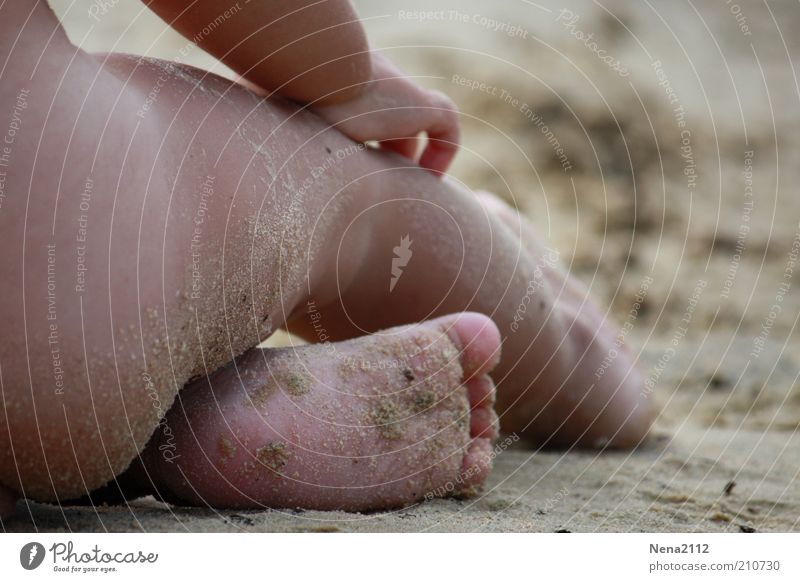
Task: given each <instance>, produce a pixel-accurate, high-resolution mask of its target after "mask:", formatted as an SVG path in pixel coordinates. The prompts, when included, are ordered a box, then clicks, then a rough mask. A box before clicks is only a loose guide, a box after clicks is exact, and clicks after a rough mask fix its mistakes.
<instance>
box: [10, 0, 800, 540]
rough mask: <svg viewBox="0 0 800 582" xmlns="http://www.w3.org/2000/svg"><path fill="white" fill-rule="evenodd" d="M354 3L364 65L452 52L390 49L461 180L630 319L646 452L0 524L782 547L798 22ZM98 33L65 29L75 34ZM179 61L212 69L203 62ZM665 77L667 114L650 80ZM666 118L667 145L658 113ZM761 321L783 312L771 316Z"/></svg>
mask: <svg viewBox="0 0 800 582" xmlns="http://www.w3.org/2000/svg"><path fill="white" fill-rule="evenodd" d="M358 4H359V5H358V8H359V10H360V11H361V13H362V15H364V16H376V15H391V17H387V18H384V19H376V20H373V21H370V22H369V24H368V29H369V32H370V37H371V40H372V42H373V44H374V45H375V46H378V47H381V46H397V45H426V44H439V45H441V44H444V45H446V46H447V47H449V48H438V49H421V48H408V49H394V50H393V51H392V52H391V54H390V56H391V57H392V58H393V59H395V60H396V61H397V62H398V63H399V64H401V65H402V66H404V67H405V68H406V69H407V70H409V71H413V72H414V74H418V75H430V76H434V77H439V79H438V80H437V79H425V80H424V82H426V83H428V84H430V85H431V86H435V87H436V88H438V89H441V90H444V91H446V92H448V93H449V94H450V95H451V96H452V97H453V98H454V99H455V101H456V102H457V103H458V105H459V107H460V108H461V110H462V111H463V112H465V114H466V115H465V116H464V118H463V125H464V137H463V143H464V145H465V150H464V151H462V153H461V154H460V156H459V158H458V160H457V163H456V165H455V167H454V174H455V176H456V177H457V178H459V179H462V180H464V181H465V182H466V183H468V184H470V185H474V186H476V187H480V188H486V189H491V190H494V191H496V192H498V194H500V195H501V196H503V197H504V198H505V199H507V200H509V201H512V202H516V204H517V205H518V206H519V207H520V209H521V210H522V211H523V212H525V213H526V214H527V215H528V216H529V217H530V218H531V219H532V220H533V221H534V223H535V224H536V225H537V226H538V227H539V228H540V229H541V230H542V232H543V233H544V234H546V235H548V236H550V237H551V240H552V245H553V247H554V248H556V249H558V250H559V252H560V255H561V257H562V259H564V260H565V261H566V262H567V263H568V264H569V265H570V268H571V270H572V272H573V273H574V274H575V275H577V276H578V277H579V278H580V279H581V280H583V281H584V282H585V283H586V284H587V285H588V286H589V287H590V289H591V291H592V293H593V294H594V295H595V296H596V297H598V299H599V300H600V302H601V304H603V305H610V306H611V311H610V313H609V315H610V316H612V317H614V318H616V320H617V321H618V322H619V324H620V326H623V325H624V324H625V323H626V322H628V323H630V329H629V331H628V332H627V335H626V338H627V341H628V343H629V344H631V345H632V346H634V348H635V349H636V350H637V351H639V350H640V351H641V360H640V365H641V367H642V369H643V370H644V373H645V376H646V377H647V378H648V379H649V380H650V381H651V382H652V385H653V393H652V397H653V398H654V399H655V400H656V401H657V402H658V403H659V405H661V406H662V407H663V412H662V414H661V415H660V417H659V419H658V421H657V424H656V428H655V429H654V431H653V438H652V439H651V441H650V442H649V443H648V444H647V445H646V446H644V447H642V448H641V449H639V450H637V451H633V452H615V453H603V454H600V453H598V452H593V451H580V452H578V451H569V452H566V451H558V452H553V451H536V450H534V449H531V448H530V447H528V446H527V445H525V444H524V443H522V442H517V443H514V444H513V445H512V446H511V448H510V449H509V450H507V451H505V452H503V453H501V454H499V455H498V457H497V458H496V459H495V471H494V473H493V474H492V476H491V478H490V480H489V484H488V487H487V489H486V491H485V492H484V493H483V494H482V495H481V496H478V497H477V498H473V499H470V500H453V499H448V500H434V501H431V502H428V503H424V504H421V505H417V506H414V507H411V508H407V509H405V510H402V511H397V512H388V513H376V514H370V515H359V514H345V513H339V512H332V513H324V512H312V511H304V512H286V511H267V512H220V511H215V510H207V509H196V508H180V507H167V506H164V505H162V504H160V503H157V502H155V501H153V500H140V501H137V502H135V503H133V504H131V506H130V507H102V508H97V509H93V508H91V507H89V508H77V507H67V508H58V507H54V506H47V505H41V504H32V505H31V506H30V513H28V508H27V507H26V506H25V505H24V504H23V505H20V506H19V507H20V509H21V512H20V513H21V515H20V516H19V517H16V518H14V519H12V520H8V521H6V522H5V523H4V524H3V527H4V528H5V529H6V530H12V531H31V530H35V529H38V530H40V531H63V530H72V531H103V530H104V529H107V530H109V531H186V530H190V531H229V530H230V531H239V530H247V531H547V532H552V531H559V530H563V529H566V530H569V531H576V532H577V531H710V532H718V531H732V532H741V531H751V530H755V531H759V532H762V531H797V530H800V454H798V451H800V435H798V428H800V392H798V389H797V388H796V384H797V379H798V378H797V375H798V370H800V356H798V355H797V354H800V350H799V349H798V348H800V342H798V338H797V334H796V333H795V330H794V328H795V320H796V318H797V316H798V312H799V311H800V280H798V277H800V267H795V266H794V265H792V264H791V260H792V245H793V242H794V241H795V237H796V236H797V234H798V230H797V229H798V219H800V197H798V196H797V184H799V183H800V166H799V165H798V164H797V163H796V159H797V156H798V153H800V152H799V151H798V149H799V146H800V144H799V143H798V141H797V137H796V136H798V135H800V101H799V100H798V89H797V84H796V80H795V78H794V75H793V73H792V70H791V68H790V66H789V64H788V63H789V58H791V59H792V60H793V61H795V63H796V61H797V59H798V58H800V41H798V38H797V35H796V34H790V31H793V30H797V27H798V26H799V25H800V9H798V7H797V6H796V5H793V4H789V3H786V4H779V3H770V4H769V9H767V7H766V6H765V5H752V6H751V5H750V4H747V3H743V2H742V3H739V4H740V6H741V9H742V11H743V14H744V17H745V18H746V24H747V25H748V27H749V32H750V34H749V35H746V34H744V32H743V31H742V30H741V28H740V24H741V19H740V20H739V21H737V19H736V17H735V16H734V15H733V14H732V13H731V12H730V11H729V8H728V7H727V5H725V3H723V2H717V1H713V0H702V1H699V2H693V3H692V4H693V5H694V7H695V8H696V10H697V11H696V12H695V11H694V10H693V9H692V7H690V6H689V5H686V4H683V3H650V4H653V6H654V7H653V8H651V7H650V6H649V5H648V3H631V2H625V1H622V0H614V1H610V0H608V1H605V2H603V3H602V4H603V6H605V8H606V9H607V11H604V10H603V9H601V8H600V7H599V6H598V5H597V4H595V3H593V2H591V1H589V0H586V1H580V2H556V1H552V0H547V1H544V2H537V3H536V4H537V5H539V6H542V7H543V8H544V9H545V10H541V9H535V8H533V7H532V6H531V5H530V4H526V3H523V2H519V3H514V2H507V3H503V6H502V8H494V9H492V8H490V7H489V6H487V5H486V3H477V2H465V1H463V0H462V1H459V2H449V3H447V2H436V3H435V4H436V6H435V7H434V8H438V7H439V5H441V7H442V9H445V10H449V9H454V10H457V11H459V13H460V14H462V15H463V14H466V15H467V16H468V20H469V21H468V22H466V23H459V22H458V21H456V20H454V19H449V20H448V19H447V18H448V17H446V18H445V20H440V21H431V22H427V23H420V22H415V21H413V20H409V19H401V18H399V15H398V11H399V10H400V9H401V8H400V7H398V6H397V5H396V3H390V2H388V0H387V1H383V2H378V1H371V2H360V3H358ZM431 4H432V3H430V2H428V3H423V2H403V7H402V9H403V10H406V11H412V10H430V9H431V8H432V6H431ZM564 7H566V8H568V9H569V10H571V11H572V13H573V14H576V15H579V19H578V21H577V22H576V23H574V26H573V28H571V29H570V28H567V27H566V26H565V25H564V23H563V22H561V21H558V20H557V18H558V15H559V11H560V10H561V9H562V8H564ZM655 9H657V10H658V11H659V12H658V13H656V12H655ZM547 10H549V11H550V12H548V11H547ZM770 10H771V11H772V12H770ZM138 11H139V6H138V5H136V3H126V4H120V5H117V6H115V7H114V9H113V10H111V11H110V12H109V13H108V14H106V15H104V16H103V17H102V23H101V25H102V26H99V25H98V26H97V27H96V31H95V32H93V36H91V37H90V41H91V42H92V43H94V44H92V45H91V47H92V48H95V49H99V48H101V47H104V48H106V49H108V48H110V47H111V45H112V44H113V42H114V41H115V40H117V38H118V37H119V35H120V34H121V32H122V31H123V30H124V29H125V27H126V26H127V24H128V22H129V21H128V20H126V19H130V18H131V16H132V15H133V14H135V13H136V12H138ZM476 14H477V15H482V16H486V17H491V18H494V19H496V20H498V21H505V22H512V23H517V24H520V25H521V26H523V28H524V31H527V33H528V34H527V35H526V36H527V38H522V37H521V36H516V37H510V36H508V35H505V34H503V33H502V32H494V31H492V30H490V29H488V28H487V27H486V26H484V25H482V24H480V22H478V23H475V22H473V21H472V20H471V19H472V17H473V16H474V15H476ZM617 18H618V19H619V21H618V20H617ZM662 18H663V21H662ZM773 18H774V19H773ZM150 22H151V21H150V20H147V21H146V22H145V21H144V20H142V21H141V24H142V26H141V27H140V26H136V27H133V28H132V31H131V32H130V33H128V34H127V35H126V36H125V37H124V38H123V40H122V42H121V44H120V45H119V46H118V47H117V49H118V50H129V51H136V50H140V51H141V50H144V49H143V48H142V47H145V48H146V47H148V46H150V43H151V41H152V39H154V38H156V36H158V34H160V32H161V30H162V29H161V28H159V26H160V25H159V24H155V25H154V26H150V25H148V26H150V28H149V29H148V27H147V26H145V24H147V23H150ZM93 23H94V21H92V20H91V19H89V18H87V17H86V16H85V15H83V14H73V15H71V19H70V22H69V24H70V25H71V29H70V30H71V31H74V34H73V38H76V37H77V38H80V36H81V35H82V34H83V32H84V31H85V30H86V29H88V27H89V25H91V24H93ZM94 24H97V23H94ZM776 24H777V25H779V26H780V31H781V33H782V35H781V34H780V33H779V32H778V29H777V28H776ZM625 27H627V28H628V29H630V31H631V32H632V33H633V36H632V35H631V33H629V32H627V31H626V28H625ZM706 27H708V29H707V28H706ZM576 30H577V31H582V32H584V33H586V34H589V33H593V34H594V35H595V38H596V40H597V43H598V45H599V46H600V47H602V48H603V49H605V50H606V51H607V53H608V54H610V55H612V56H613V57H614V58H615V59H618V60H619V61H620V63H622V64H623V65H624V66H625V67H626V68H627V70H628V72H629V74H628V75H627V76H621V75H619V74H618V72H617V71H615V70H613V69H612V68H611V67H609V66H607V65H606V64H604V63H603V62H601V61H600V60H599V59H598V58H597V57H596V55H595V54H594V53H592V52H591V51H590V50H589V49H588V48H587V47H586V46H585V44H584V43H582V42H581V41H580V40H579V39H577V38H576V36H574V31H576ZM103 34H105V35H106V36H105V38H104V37H103V36H102V35H103ZM109 39H110V41H109ZM536 39H539V41H541V42H539V41H537V40H536ZM183 42H184V41H182V40H180V39H176V38H175V37H174V36H169V35H165V36H164V37H162V38H161V39H160V40H159V41H158V44H157V45H156V46H155V47H154V49H153V52H154V53H155V54H157V56H164V57H166V58H171V57H172V56H173V55H174V54H175V53H176V52H177V50H178V49H179V48H180V47H181V46H183ZM784 43H785V45H784ZM548 45H549V46H550V47H552V48H548ZM559 53H561V55H563V56H559ZM192 59H194V60H192ZM190 60H191V62H192V63H193V64H201V65H202V64H203V63H205V64H206V65H207V64H208V63H209V60H208V59H204V57H202V55H201V54H200V52H199V51H193V52H192V53H191V55H190ZM656 62H660V66H654V63H656ZM659 71H661V73H663V76H662V77H661V79H660V78H659V76H658V75H659ZM454 74H457V75H460V76H461V77H463V78H469V79H473V80H478V81H482V82H485V83H487V84H488V85H491V86H494V87H498V88H499V89H500V90H505V91H506V92H507V93H508V94H510V95H512V96H513V98H514V99H518V100H519V102H520V103H525V104H527V105H528V106H529V108H530V109H531V110H532V111H534V112H535V113H537V114H538V115H540V116H541V120H542V123H545V124H546V125H547V126H548V128H550V129H551V130H552V131H553V135H554V136H556V137H557V139H558V140H559V142H560V144H561V145H562V146H563V149H564V152H565V154H566V156H567V158H568V160H569V162H570V164H571V168H570V169H569V170H567V171H565V170H564V167H563V165H562V164H561V162H560V161H559V159H558V156H557V154H556V152H555V151H554V148H553V146H552V144H551V143H548V141H547V139H546V138H545V137H544V134H543V133H542V131H541V128H540V126H538V125H537V124H536V122H535V121H532V120H531V119H530V118H529V117H527V116H526V115H525V114H524V113H523V112H522V111H521V105H520V103H518V104H517V105H516V106H514V105H512V104H511V103H508V102H505V101H503V100H502V99H498V97H497V96H493V95H490V94H488V93H487V92H484V91H479V90H470V89H468V88H466V87H464V86H462V85H459V84H458V83H454V82H453V81H452V78H453V75H454ZM664 78H666V79H668V81H669V85H670V87H671V88H672V90H673V91H674V93H675V95H677V98H678V100H679V101H678V103H677V104H674V103H670V102H669V100H668V98H669V97H668V94H667V92H666V89H665V86H664V85H659V82H663V79H664ZM634 89H635V90H634ZM740 104H741V107H740ZM678 105H680V106H682V107H683V109H684V110H685V115H686V116H685V122H686V124H687V126H686V127H684V128H681V127H679V126H678V119H677V118H676V116H675V112H674V109H675V107H676V106H678ZM570 110H571V112H570ZM682 129H688V130H689V131H690V136H689V138H690V145H691V154H692V161H693V162H694V164H695V165H694V166H692V168H693V171H694V172H695V173H696V176H697V178H696V182H695V184H696V186H694V187H691V188H690V187H689V184H690V183H691V181H690V180H689V176H687V175H686V173H685V172H684V170H686V169H687V167H689V166H688V165H687V158H686V157H684V156H682V152H681V149H680V148H681V145H682V141H681V140H682V138H681V131H682ZM504 134H505V135H504ZM745 134H746V139H745ZM747 152H753V154H752V156H751V155H750V154H748V153H747ZM776 168H779V173H778V172H776ZM534 169H535V171H534ZM750 172H751V173H752V184H751V186H752V191H751V192H750V194H751V195H750V196H748V190H747V187H748V184H747V183H746V179H747V176H746V174H748V173H750ZM634 192H635V194H636V195H635V197H634V194H633V193H634ZM634 202H635V203H634ZM745 217H747V218H745ZM742 225H746V226H747V228H746V229H743V228H742ZM742 233H745V234H744V235H742ZM787 268H790V271H787ZM787 274H788V277H787ZM649 277H652V279H653V280H652V282H650V283H648V278H649ZM786 283H788V288H787V287H786V286H785V284H786ZM782 284H784V285H782ZM643 295H644V296H643ZM640 299H641V300H640ZM777 304H779V305H780V312H779V313H776V317H771V315H770V313H771V312H772V311H774V310H773V309H772V306H773V305H777ZM637 305H638V307H637ZM632 312H633V314H632ZM765 329H766V331H765ZM299 389H302V387H299ZM500 389H501V390H502V386H501V387H500ZM501 442H502V437H501ZM726 492H727V493H726ZM65 519H66V521H65Z"/></svg>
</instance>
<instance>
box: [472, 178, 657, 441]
mask: <svg viewBox="0 0 800 582" xmlns="http://www.w3.org/2000/svg"><path fill="white" fill-rule="evenodd" d="M476 194H477V198H478V201H479V202H480V203H481V205H482V206H483V207H484V208H485V209H486V210H487V211H488V212H491V213H492V214H494V215H495V216H496V217H497V218H499V219H500V221H501V222H502V223H503V224H504V225H505V226H507V227H508V230H510V231H511V232H512V233H513V235H514V236H515V237H516V238H517V239H518V240H519V241H520V244H521V247H522V252H530V254H531V257H541V256H543V253H544V249H545V248H546V247H545V245H544V244H543V243H542V241H541V240H539V239H538V238H537V236H536V230H535V228H534V227H533V225H532V224H531V223H530V222H529V221H528V220H527V219H526V218H525V217H524V216H522V215H521V214H520V213H519V212H517V211H516V210H515V209H514V208H512V207H511V206H509V205H508V204H506V203H505V202H504V201H502V200H501V199H500V198H498V197H497V196H495V195H494V194H492V193H491V192H486V191H477V192H476ZM531 261H532V262H536V263H537V264H539V265H540V266H541V273H542V276H543V278H544V279H545V280H546V281H547V283H549V286H550V288H551V289H553V290H554V292H556V293H557V297H555V302H554V304H553V307H552V309H553V313H552V314H551V317H558V318H561V320H562V327H563V329H565V330H567V331H566V334H565V335H567V336H568V337H567V339H568V340H570V343H571V344H572V345H573V346H574V348H573V349H574V353H575V355H574V357H573V358H572V361H573V364H572V366H573V367H572V369H571V370H568V371H567V373H566V374H565V376H568V377H569V378H570V379H571V380H572V381H571V382H569V383H567V382H566V381H565V380H563V379H562V380H561V382H560V383H553V385H552V386H549V387H548V389H547V390H542V391H534V390H528V391H526V392H525V393H523V394H522V395H521V396H520V395H519V394H515V393H513V392H512V393H511V394H510V395H508V394H507V393H504V391H503V390H502V389H501V390H500V399H499V402H498V410H499V411H500V413H501V420H502V423H503V427H504V429H507V430H513V431H519V432H521V433H524V434H528V435H532V436H534V437H535V438H536V439H537V440H538V441H541V442H544V443H547V444H550V445H572V444H574V443H577V444H580V445H583V446H591V447H597V446H610V447H632V446H636V445H638V444H640V443H641V442H642V440H644V438H645V437H646V435H647V432H648V430H649V428H650V424H651V423H652V421H653V416H654V415H653V406H652V402H650V401H649V400H647V399H646V398H645V397H643V392H642V386H643V384H642V379H641V376H640V375H639V372H638V371H637V370H636V367H635V365H634V363H633V358H632V356H631V355H630V353H629V352H628V349H627V347H626V346H625V345H624V344H622V343H620V342H619V341H618V339H617V330H616V328H614V327H613V324H611V323H610V322H609V321H607V320H606V319H605V317H604V315H603V313H602V311H601V310H600V309H599V308H598V307H597V305H596V304H595V303H594V301H593V300H592V299H591V297H589V294H588V291H587V290H586V288H585V287H584V286H583V284H582V283H581V282H580V281H578V280H577V279H576V278H574V277H571V276H569V274H568V273H567V272H566V271H564V270H562V269H561V268H560V267H559V266H557V265H549V264H548V263H547V261H544V260H542V259H539V260H538V261H535V260H534V259H533V258H532V259H531ZM609 354H614V356H615V357H614V358H609ZM604 359H605V360H604ZM611 359H613V361H612V364H611V365H610V366H609V367H608V368H606V366H605V364H606V362H607V361H608V360H611ZM599 370H602V371H603V372H604V375H605V376H606V378H604V380H605V381H604V382H600V381H598V371H599ZM611 378H613V380H610V379H611ZM498 383H499V384H500V385H501V388H502V386H503V384H504V383H503V382H500V381H499V380H498ZM506 396H510V397H511V398H512V399H513V400H507V399H506V398H504V397H506Z"/></svg>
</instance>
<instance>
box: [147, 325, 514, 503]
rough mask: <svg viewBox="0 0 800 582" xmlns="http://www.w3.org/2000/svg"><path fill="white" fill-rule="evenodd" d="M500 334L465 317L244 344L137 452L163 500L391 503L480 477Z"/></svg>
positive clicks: (490, 427)
mask: <svg viewBox="0 0 800 582" xmlns="http://www.w3.org/2000/svg"><path fill="white" fill-rule="evenodd" d="M499 347H500V335H499V332H498V330H497V328H496V326H495V325H494V324H493V323H492V321H491V320H490V319H488V318H487V317H485V316H482V315H478V314H475V313H464V314H458V315H452V316H446V317H441V318H438V319H436V320H433V321H430V322H427V323H423V324H420V325H415V326H408V327H402V328H394V329H391V330H388V331H385V332H381V333H379V334H375V335H371V336H366V337H363V338H359V339H354V340H349V341H345V342H340V343H331V344H317V345H309V346H302V347H298V348H282V349H253V350H251V351H249V352H248V353H247V354H245V355H244V356H242V357H241V358H239V359H238V360H237V361H236V362H235V363H231V364H229V365H228V366H226V367H224V368H223V369H221V370H219V371H218V372H216V373H214V374H213V375H212V376H211V377H210V378H208V379H205V378H204V379H201V380H197V381H195V382H194V383H192V384H190V385H188V386H187V387H186V388H185V389H184V390H183V392H182V393H181V396H180V400H179V402H177V403H176V405H175V406H174V407H173V409H172V410H171V411H170V412H169V414H168V415H167V417H166V421H165V422H164V423H162V426H161V429H160V430H159V432H157V433H156V435H155V436H154V437H153V439H152V440H151V442H150V444H149V445H148V448H147V450H146V451H145V453H144V454H143V455H142V462H143V465H140V466H139V468H138V470H137V471H138V473H139V477H138V478H139V479H140V480H141V479H142V478H143V477H144V478H146V479H152V481H153V482H154V483H155V485H156V487H157V489H158V492H159V494H161V495H162V496H163V497H165V498H167V499H179V500H181V501H184V502H189V503H193V504H202V505H212V506H215V507H240V508H241V507H263V506H270V507H302V508H313V509H342V510H350V511H358V510H367V509H380V508H392V507H399V506H403V505H407V504H409V503H413V502H415V501H418V500H421V499H423V498H425V497H426V496H427V497H430V496H432V495H443V494H446V493H452V492H456V493H458V492H465V491H469V490H471V489H472V488H474V487H476V486H478V485H480V484H481V483H483V481H484V480H485V479H486V476H487V475H488V473H489V471H490V469H491V463H492V457H491V452H492V441H493V440H494V439H495V438H496V436H497V428H496V427H497V418H496V416H495V414H494V411H493V408H492V405H493V403H494V385H493V383H492V381H491V380H490V379H489V377H488V375H487V373H488V372H489V371H491V369H492V368H493V367H494V366H495V364H496V363H497V360H498V358H499Z"/></svg>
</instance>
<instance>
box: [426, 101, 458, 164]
mask: <svg viewBox="0 0 800 582" xmlns="http://www.w3.org/2000/svg"><path fill="white" fill-rule="evenodd" d="M434 107H435V117H434V121H433V123H432V125H430V126H429V127H428V128H427V129H426V133H427V134H428V144H427V145H426V147H425V151H424V152H423V153H422V157H420V160H419V165H420V166H422V167H423V168H425V169H426V170H429V171H430V172H432V173H434V174H437V175H439V176H442V175H444V173H445V172H446V171H447V168H449V167H450V164H451V163H452V161H453V158H455V156H456V153H458V145H459V141H460V139H461V127H460V125H459V118H458V109H456V106H455V104H454V103H453V102H452V101H451V100H450V99H449V98H448V97H446V96H444V95H441V94H439V95H437V99H436V101H435V105H434Z"/></svg>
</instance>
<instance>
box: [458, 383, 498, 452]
mask: <svg viewBox="0 0 800 582" xmlns="http://www.w3.org/2000/svg"><path fill="white" fill-rule="evenodd" d="M466 388H467V393H468V395H469V400H470V406H471V408H472V412H471V418H470V436H471V437H473V438H476V437H482V438H486V439H489V440H490V441H494V440H495V439H496V438H497V435H498V427H499V420H498V418H497V414H496V413H495V411H494V406H493V404H494V396H495V390H494V383H493V382H492V379H491V378H489V376H479V377H477V378H473V379H472V380H469V381H468V382H467V384H466Z"/></svg>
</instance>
